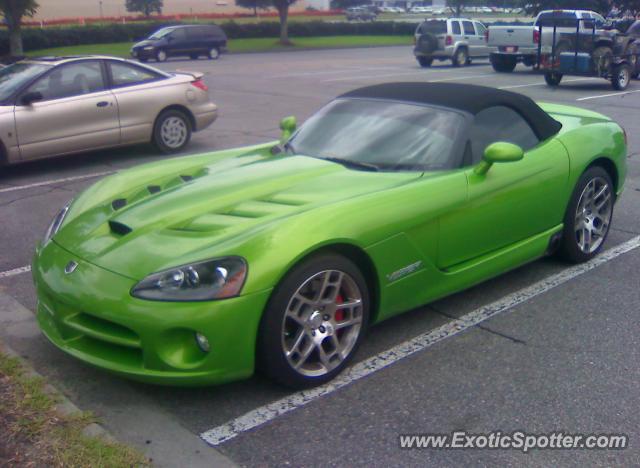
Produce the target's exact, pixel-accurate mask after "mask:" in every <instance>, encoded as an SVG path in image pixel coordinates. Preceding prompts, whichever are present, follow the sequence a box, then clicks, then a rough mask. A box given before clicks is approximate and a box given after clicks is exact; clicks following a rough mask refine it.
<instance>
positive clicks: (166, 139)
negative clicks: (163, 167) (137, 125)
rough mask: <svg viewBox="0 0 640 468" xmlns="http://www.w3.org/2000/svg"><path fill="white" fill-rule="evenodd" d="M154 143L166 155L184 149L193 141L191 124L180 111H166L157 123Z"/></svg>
mask: <svg viewBox="0 0 640 468" xmlns="http://www.w3.org/2000/svg"><path fill="white" fill-rule="evenodd" d="M153 134H154V136H153V139H154V143H155V145H156V146H157V147H158V149H160V150H161V151H162V152H164V153H174V152H176V151H180V150H181V149H182V148H184V147H185V146H186V145H187V143H189V140H190V139H191V123H190V121H189V118H188V117H187V116H186V115H184V114H183V113H182V112H180V111H174V110H171V111H165V112H163V113H162V114H161V115H160V117H158V120H157V121H156V125H155V129H154V132H153Z"/></svg>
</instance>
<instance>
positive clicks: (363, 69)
mask: <svg viewBox="0 0 640 468" xmlns="http://www.w3.org/2000/svg"><path fill="white" fill-rule="evenodd" d="M405 69H406V68H401V67H351V68H342V69H339V70H324V71H314V72H300V73H287V74H280V75H271V76H267V78H268V79H273V78H295V77H298V76H316V75H334V74H339V73H353V72H367V71H375V70H405Z"/></svg>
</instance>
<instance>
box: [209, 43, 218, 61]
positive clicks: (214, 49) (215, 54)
mask: <svg viewBox="0 0 640 468" xmlns="http://www.w3.org/2000/svg"><path fill="white" fill-rule="evenodd" d="M207 57H209V59H210V60H218V58H220V48H219V47H217V46H216V47H212V48H211V49H209V52H207Z"/></svg>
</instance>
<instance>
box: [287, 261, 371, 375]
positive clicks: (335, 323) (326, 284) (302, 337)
mask: <svg viewBox="0 0 640 468" xmlns="http://www.w3.org/2000/svg"><path fill="white" fill-rule="evenodd" d="M362 312H363V301H362V292H361V291H360V289H359V288H358V285H357V284H356V282H355V281H354V280H353V278H351V276H349V275H348V274H346V273H344V272H342V271H337V270H326V271H321V272H319V273H316V274H315V275H313V276H312V277H310V278H308V279H307V280H306V281H304V282H303V283H302V285H301V286H300V287H299V288H298V290H297V291H296V292H295V293H294V295H293V297H292V298H291V299H290V301H289V304H288V306H287V310H286V313H285V316H284V320H283V323H282V351H283V353H284V356H285V357H286V360H287V362H288V363H289V365H290V366H291V367H292V368H293V369H294V370H295V371H296V372H298V373H299V374H302V375H304V376H308V377H318V376H322V375H325V374H327V373H329V372H331V371H332V370H333V369H335V368H336V367H338V366H339V365H340V363H341V362H342V361H344V360H345V359H346V358H347V357H348V356H349V354H350V353H351V351H352V350H353V347H354V346H355V344H356V342H357V341H358V336H359V335H360V332H361V330H362Z"/></svg>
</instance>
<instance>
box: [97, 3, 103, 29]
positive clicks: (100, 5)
mask: <svg viewBox="0 0 640 468" xmlns="http://www.w3.org/2000/svg"><path fill="white" fill-rule="evenodd" d="M98 6H99V7H100V25H102V18H103V15H102V0H98Z"/></svg>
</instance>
